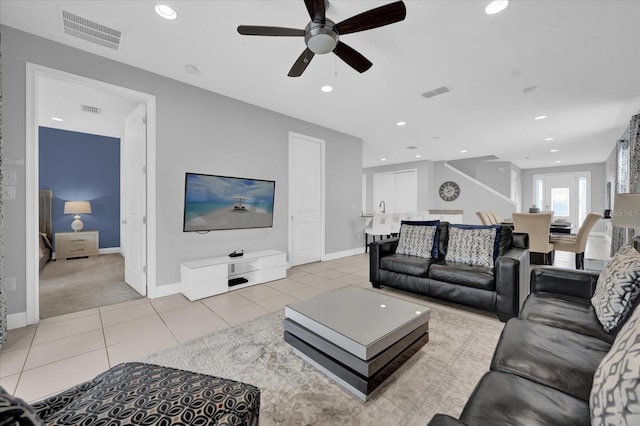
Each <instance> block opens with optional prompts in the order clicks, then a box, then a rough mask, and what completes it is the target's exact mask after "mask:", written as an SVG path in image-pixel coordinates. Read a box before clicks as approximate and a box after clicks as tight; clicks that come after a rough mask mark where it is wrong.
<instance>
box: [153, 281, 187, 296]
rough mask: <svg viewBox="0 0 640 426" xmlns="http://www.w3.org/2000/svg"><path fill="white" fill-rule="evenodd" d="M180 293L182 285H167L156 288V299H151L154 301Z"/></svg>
mask: <svg viewBox="0 0 640 426" xmlns="http://www.w3.org/2000/svg"><path fill="white" fill-rule="evenodd" d="M178 293H180V283H174V284H165V285H159V286H156V294H155V297H149V299H154V298H158V297H164V296H171V295H172V294H178Z"/></svg>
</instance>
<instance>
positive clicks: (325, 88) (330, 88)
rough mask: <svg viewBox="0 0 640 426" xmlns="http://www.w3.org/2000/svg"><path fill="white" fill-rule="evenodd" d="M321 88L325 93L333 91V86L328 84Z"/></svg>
mask: <svg viewBox="0 0 640 426" xmlns="http://www.w3.org/2000/svg"><path fill="white" fill-rule="evenodd" d="M320 90H322V91H323V92H324V93H329V92H331V91H332V90H333V87H331V86H328V85H327V86H322V87H321V88H320Z"/></svg>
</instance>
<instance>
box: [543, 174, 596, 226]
mask: <svg viewBox="0 0 640 426" xmlns="http://www.w3.org/2000/svg"><path fill="white" fill-rule="evenodd" d="M558 176H572V177H573V179H574V181H575V182H574V184H575V192H576V196H575V199H576V201H577V206H576V208H575V210H576V211H575V214H576V218H577V219H578V221H577V222H576V223H575V226H576V230H577V229H578V228H579V227H580V225H582V223H580V210H579V209H580V207H579V206H580V193H579V191H580V190H579V187H578V180H579V179H580V178H581V177H585V178H586V179H587V188H586V191H585V196H586V200H585V205H586V212H585V217H586V214H588V213H589V212H590V211H591V171H589V170H583V171H577V172H557V173H538V174H535V175H533V178H532V183H533V192H532V199H533V201H534V202H537V200H536V194H537V188H536V183H537V182H538V181H539V180H542V192H543V200H544V201H545V202H546V193H547V189H548V188H547V187H548V184H547V177H558ZM538 207H540V210H546V209H547V208H546V207H543V206H538ZM549 208H550V207H549ZM583 219H584V218H583Z"/></svg>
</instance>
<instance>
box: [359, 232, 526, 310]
mask: <svg viewBox="0 0 640 426" xmlns="http://www.w3.org/2000/svg"><path fill="white" fill-rule="evenodd" d="M500 232H501V237H500V248H499V254H498V258H497V259H496V261H495V267H493V268H489V267H484V266H475V265H466V264H461V263H452V262H447V261H445V257H446V254H447V246H448V236H449V223H448V222H440V224H439V230H438V233H439V240H438V258H437V259H426V258H422V257H417V256H409V255H405V254H396V248H397V247H398V241H399V238H390V239H387V240H382V241H376V242H373V243H371V244H370V246H369V247H370V249H371V252H370V255H369V256H370V257H369V279H370V281H371V284H372V285H373V287H375V288H380V287H381V286H383V285H384V286H388V287H394V288H398V289H401V290H406V291H410V292H413V293H418V294H423V295H426V296H430V297H434V298H439V299H444V300H448V301H452V302H455V303H459V304H463V305H468V306H473V307H476V308H480V309H483V310H486V311H490V312H495V313H496V314H497V315H498V318H499V319H500V320H501V321H507V320H508V319H509V318H513V317H516V316H518V312H519V308H520V305H521V303H522V302H523V301H524V298H525V297H526V295H527V293H528V288H529V250H528V247H529V237H528V235H527V234H521V233H514V232H512V231H511V229H510V228H508V227H506V226H503V227H502V228H501V231H500Z"/></svg>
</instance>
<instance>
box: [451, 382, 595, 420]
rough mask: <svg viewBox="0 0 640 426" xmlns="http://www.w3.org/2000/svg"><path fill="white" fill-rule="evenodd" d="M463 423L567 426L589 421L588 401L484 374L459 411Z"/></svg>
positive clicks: (530, 384)
mask: <svg viewBox="0 0 640 426" xmlns="http://www.w3.org/2000/svg"><path fill="white" fill-rule="evenodd" d="M460 420H461V421H462V422H463V423H464V424H466V425H474V426H496V425H526V426H543V425H544V426H555V425H557V426H567V425H586V424H589V404H587V403H586V402H585V401H582V400H580V399H578V398H574V397H572V396H570V395H567V394H565V393H562V392H560V391H557V390H555V389H551V388H548V387H546V386H544V385H541V384H539V383H535V382H532V381H530V380H527V379H524V378H522V377H518V376H516V375H513V374H505V373H500V372H495V371H492V372H489V373H486V374H485V375H484V376H483V377H482V379H481V380H480V382H479V383H478V384H477V385H476V388H475V389H474V391H473V393H472V394H471V396H470V397H469V400H468V401H467V404H466V405H465V407H464V410H462V414H461V415H460Z"/></svg>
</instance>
